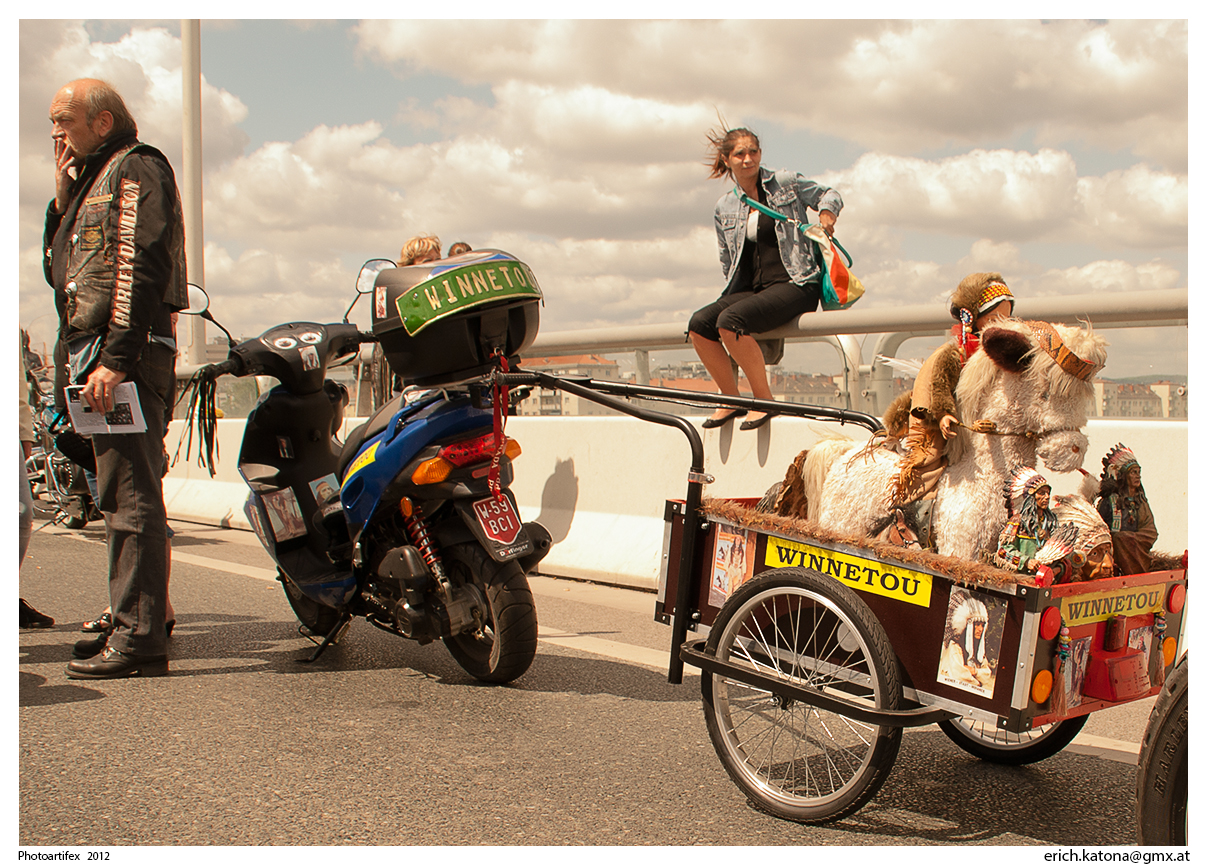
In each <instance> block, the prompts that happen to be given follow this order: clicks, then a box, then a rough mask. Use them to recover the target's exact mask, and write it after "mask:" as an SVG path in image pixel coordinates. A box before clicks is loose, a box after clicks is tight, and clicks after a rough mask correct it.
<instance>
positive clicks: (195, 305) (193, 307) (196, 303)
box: [181, 283, 210, 316]
mask: <svg viewBox="0 0 1208 866" xmlns="http://www.w3.org/2000/svg"><path fill="white" fill-rule="evenodd" d="M188 288H189V306H187V307H185V308H184V309H183V310H181V313H183V314H184V315H186V316H200V315H201V314H202V313H204V312H205V311H206V310H208V309H210V296H209V295H208V294H207V293H206V290H205V289H203V288H202V287H201V286H199V285H197V284H196V283H189V286H188Z"/></svg>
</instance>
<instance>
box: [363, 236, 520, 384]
mask: <svg viewBox="0 0 1208 866" xmlns="http://www.w3.org/2000/svg"><path fill="white" fill-rule="evenodd" d="M541 303H542V294H541V287H540V286H538V285H537V280H536V278H535V277H534V276H533V272H532V271H531V270H529V267H528V265H526V264H524V263H523V262H521V261H520V260H519V259H517V258H516V257H515V256H513V255H511V254H509V253H505V252H502V251H500V250H474V251H473V252H469V253H463V254H462V255H459V256H454V257H452V258H448V259H440V260H438V261H435V262H427V263H425V264H422V265H408V266H407V267H402V268H387V269H386V270H384V271H382V272H381V273H380V274H378V276H377V280H376V282H375V283H374V290H373V333H374V336H376V337H377V338H378V340H379V341H380V342H381V346H382V351H383V352H384V353H385V355H386V361H387V363H388V364H390V369H392V370H393V371H394V372H395V373H397V374H398V375H399V376H400V377H402V379H403V382H404V383H405V384H406V385H422V386H438V385H452V384H455V383H457V382H462V381H465V380H467V379H473V378H475V377H477V376H481V375H484V374H486V373H489V372H490V371H491V369H492V368H493V367H494V366H495V362H494V361H493V358H494V356H495V355H497V354H499V353H503V354H504V355H505V356H506V357H507V358H508V364H509V366H512V365H514V364H515V363H516V361H517V358H516V356H517V355H519V354H520V352H522V351H523V350H524V349H526V348H528V347H529V346H530V345H532V342H533V340H534V339H536V337H537V327H538V325H539V323H540V320H541V314H540V305H541Z"/></svg>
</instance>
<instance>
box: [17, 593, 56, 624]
mask: <svg viewBox="0 0 1208 866" xmlns="http://www.w3.org/2000/svg"><path fill="white" fill-rule="evenodd" d="M20 622H21V628H53V627H54V624H55V619H54V617H53V616H47V615H46V614H44V613H41V612H39V611H38V610H36V609H35V608H34V606H33V605H32V604H30V603H29V602H28V601H26V600H25V599H21V619H20Z"/></svg>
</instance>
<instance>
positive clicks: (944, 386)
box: [883, 273, 1015, 506]
mask: <svg viewBox="0 0 1208 866" xmlns="http://www.w3.org/2000/svg"><path fill="white" fill-rule="evenodd" d="M1014 309H1015V298H1014V297H1013V296H1012V295H1011V290H1010V289H1008V288H1007V284H1006V283H1005V282H1004V281H1003V278H1002V274H999V273H977V274H969V276H967V277H965V278H964V279H963V280H961V282H960V285H958V286H957V287H956V291H955V292H953V293H952V297H951V298H950V299H949V302H948V312H949V313H951V314H952V318H954V319H956V321H957V324H955V325H953V326H952V339H951V340H949V341H948V342H947V343H945V344H944V345H942V346H940V347H939V348H938V349H936V350H935V351H934V352H932V353H931V356H930V357H929V358H928V359H927V360H926V361H924V362H923V366H922V367H921V368H920V369H919V371H918V375H917V376H915V379H914V387H913V388H912V389H911V390H910V392H909V393H906V394H901V395H899V396H898V397H897V399H895V400H894V401H893V402H892V403H890V404H889V408H888V409H886V410H885V417H884V418H883V422H884V424H885V430H886V433H887V435H888V437H889V438H890V439H891V440H897V441H899V442H901V443H902V446H904V448H905V451H906V453H905V455H904V456H903V457H902V463H901V468H900V471H899V473H898V477H897V479H895V481H894V488H893V499H894V504H895V505H899V506H900V505H907V504H909V503H911V502H915V501H917V500H919V499H931V498H934V496H935V485H936V483H937V482H938V481H939V477H940V473H941V472H943V470H944V466H945V465H947V462H948V461H947V459H946V457H945V456H944V451H945V446H946V445H947V442H948V440H950V439H953V438H954V437H955V436H956V432H957V431H956V425H957V424H959V421H958V420H957V417H956V383H957V381H958V380H959V378H960V374H961V370H963V369H964V367H965V363H966V362H967V361H968V360H969V358H970V357H971V356H972V355H973V353H974V352H976V351H977V349H978V345H979V342H980V340H979V338H980V336H981V332H982V329H983V328H985V327H987V326H988V325H990V324H992V323H994V322H996V321H998V320H1000V319H1006V318H1009V317H1010V316H1011V313H1012V312H1013V311H1014Z"/></svg>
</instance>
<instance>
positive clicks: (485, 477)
mask: <svg viewBox="0 0 1208 866" xmlns="http://www.w3.org/2000/svg"><path fill="white" fill-rule="evenodd" d="M361 295H371V296H372V298H373V303H374V310H373V332H372V334H367V333H363V332H361V331H359V330H358V329H357V327H356V326H355V325H352V324H349V323H348V315H349V314H350V313H351V311H352V306H355V304H356V300H355V299H354V301H353V304H352V305H350V306H349V309H348V312H347V313H345V316H344V321H343V322H342V323H335V324H318V323H314V322H290V323H286V324H282V325H278V326H276V327H274V328H271V329H269V330H268V331H266V332H265V333H263V334H261V335H260V336H259V337H258V338H255V339H252V340H245V341H243V342H242V343H239V344H238V345H232V347H231V349H230V355H229V357H228V359H227V360H226V361H223V362H222V363H220V364H215V365H211V366H208V367H205V368H202V370H200V371H198V373H197V375H196V377H195V378H194V382H193V383H192V385H191V387H192V401H191V405H190V408H189V423H190V425H191V427H196V428H197V429H198V430H199V431H200V432H201V434H202V442H203V446H202V450H203V451H204V452H205V455H204V458H205V459H208V460H209V465H210V466H211V467H212V465H213V463H212V455H213V450H212V442H213V429H214V421H213V418H214V414H213V412H214V408H213V407H214V385H213V383H214V381H215V380H216V379H217V378H218V377H219V376H222V375H225V374H230V375H234V376H253V375H255V376H272V377H275V378H276V379H277V380H279V382H280V384H279V385H278V386H276V387H275V388H273V389H272V390H271V391H270V392H269V393H268V394H267V395H265V396H264V397H263V398H262V399H261V400H260V402H259V403H258V404H257V405H256V407H255V408H254V409H253V411H252V413H251V415H249V417H248V420H247V427H246V430H245V433H244V437H243V443H242V447H241V449H240V453H239V472H240V474H241V475H242V476H243V478H244V480H245V481H246V482H247V485H248V487H249V488H250V490H251V492H250V495H249V497H248V501H247V505H246V509H245V511H246V514H247V516H248V520H249V522H250V523H251V525H252V528H253V529H254V530H255V532H256V534H257V536H258V537H259V538H260V541H261V542H262V544H263V545H264V547H265V550H267V551H268V553H269V555H271V556H272V557H273V559H274V561H275V562H276V563H277V566H278V577H279V580H280V581H281V584H282V586H283V588H284V590H285V595H286V598H287V600H288V601H289V604H290V606H291V607H292V608H293V610H294V612H295V613H296V614H297V616H298V619H299V620H300V621H301V623H302V625H303V626H304V627H305V630H306V632H307V633H308V634H309V635H311V636H313V637H314V638H315V639H318V638H319V637H321V638H322V641H321V642H320V644H319V647H318V649H316V650H315V652H314V654H313V655H312V656H311V657H310V659H308V660H310V661H313V660H314V659H315V658H317V657H318V656H319V655H320V654H321V653H322V652H323V651H324V650H325V649H326V647H327V646H329V645H330V644H331V643H333V642H335V641H336V640H338V639H339V638H340V637H342V636H343V634H344V632H345V631H346V629H347V628H348V626H349V623H350V622H351V620H352V619H353V618H354V617H359V616H363V617H364V618H365V619H366V620H368V621H369V622H370V623H372V624H374V625H375V626H378V627H379V628H382V629H385V630H386V631H390V632H392V633H395V634H398V635H400V636H402V637H406V638H409V639H412V640H415V641H418V642H419V643H421V644H425V643H429V642H431V641H433V640H435V639H436V638H440V639H441V640H443V641H444V643H445V645H446V647H447V648H448V649H449V652H450V653H451V654H452V655H453V657H454V659H456V660H457V662H458V664H459V665H461V667H462V668H464V669H465V670H466V671H467V672H468V673H470V674H471V675H472V676H474V677H476V678H477V679H480V680H483V681H486V682H493V683H504V682H510V681H511V680H514V679H515V678H516V677H519V676H520V675H521V674H523V673H524V672H525V671H526V670H528V668H529V666H530V665H531V664H532V661H533V658H534V656H535V654H536V649H537V614H536V608H535V605H534V602H533V596H532V592H531V590H530V588H529V585H528V580H527V578H526V573H527V572H528V571H530V570H531V569H533V568H534V567H535V566H536V565H537V563H538V562H539V561H540V560H541V558H542V557H543V556H544V555H545V553H546V552H547V551H548V549H549V546H550V535H549V533H548V532H547V531H546V530H545V529H544V527H542V526H540V525H539V524H536V523H522V522H521V520H520V517H519V512H518V510H517V507H516V503H515V499H514V497H513V496H512V493H511V491H510V490H509V489H508V486H509V484H510V483H511V480H512V471H513V470H512V461H513V460H514V459H515V458H516V456H518V455H519V453H520V446H519V444H518V443H517V442H516V441H515V440H514V439H510V438H508V437H506V436H505V435H504V432H503V426H504V422H505V421H506V415H507V392H506V389H502V388H498V387H494V386H493V385H492V384H491V378H490V376H491V374H492V372H493V371H494V370H496V369H499V368H501V367H502V368H505V369H506V367H507V365H509V364H514V363H515V362H516V356H517V355H518V354H519V352H520V351H522V350H523V349H524V348H525V347H527V346H528V345H530V344H531V343H532V341H533V339H534V338H535V337H536V333H537V328H538V323H539V310H538V308H539V305H540V303H541V297H542V296H541V291H540V288H539V287H538V285H537V282H536V280H535V279H534V277H533V275H532V272H531V271H530V270H529V268H528V267H527V266H526V265H524V264H523V263H521V262H520V261H518V260H517V259H515V258H514V257H513V256H511V255H509V254H507V253H503V252H500V251H496V250H479V251H475V252H472V253H467V254H464V255H462V256H457V257H455V258H452V259H445V260H441V261H438V262H431V263H428V264H424V265H413V266H409V267H403V268H396V267H395V266H394V263H393V262H390V261H386V260H372V261H370V262H367V263H366V264H365V266H364V267H362V269H361V273H360V275H359V276H358V279H357V297H358V298H359V297H360V296H361ZM366 342H378V343H380V345H381V348H382V350H383V353H384V355H385V358H386V360H387V362H388V363H389V365H390V367H391V369H392V370H393V371H394V373H396V374H397V375H398V376H399V377H401V379H402V380H403V382H405V383H406V387H405V388H403V390H402V391H401V393H398V394H396V395H394V397H393V399H391V400H390V401H389V402H387V403H386V404H385V405H384V406H382V407H381V408H380V409H379V410H378V411H377V412H376V413H375V414H374V415H373V416H372V417H371V418H369V419H368V420H367V421H366V422H365V423H364V424H361V425H360V426H359V427H357V428H355V429H354V430H353V431H352V432H351V433H350V434H349V435H348V437H347V440H346V441H344V442H341V441H340V440H339V438H338V434H339V431H340V429H341V426H342V424H343V419H344V409H345V407H346V406H347V404H348V394H347V392H346V390H345V389H344V387H343V386H341V385H339V384H337V383H335V382H333V381H330V380H328V379H326V377H325V376H326V371H327V370H328V369H329V368H330V367H333V366H336V365H338V364H342V363H347V362H349V361H351V360H352V359H354V358H355V357H356V356H357V354H358V352H359V349H360V346H361V344H362V343H366ZM207 431H209V432H208V437H209V438H208V441H207V438H206V437H207ZM203 462H204V460H203ZM212 471H213V469H212V468H211V472H212Z"/></svg>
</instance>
